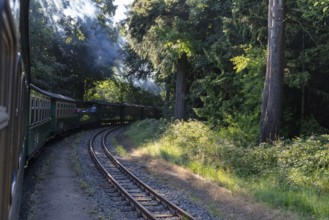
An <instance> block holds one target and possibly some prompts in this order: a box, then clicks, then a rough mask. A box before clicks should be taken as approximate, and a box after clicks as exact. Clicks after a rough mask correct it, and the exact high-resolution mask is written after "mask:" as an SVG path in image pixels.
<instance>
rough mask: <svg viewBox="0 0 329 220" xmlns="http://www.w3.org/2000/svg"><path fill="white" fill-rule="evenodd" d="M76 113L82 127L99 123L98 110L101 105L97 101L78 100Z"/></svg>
mask: <svg viewBox="0 0 329 220" xmlns="http://www.w3.org/2000/svg"><path fill="white" fill-rule="evenodd" d="M77 107H78V108H77V114H78V117H79V124H80V125H81V126H84V127H87V126H88V127H89V126H97V125H100V119H101V115H100V112H99V110H100V109H101V105H100V104H99V103H98V102H93V101H89V102H79V103H78V104H77Z"/></svg>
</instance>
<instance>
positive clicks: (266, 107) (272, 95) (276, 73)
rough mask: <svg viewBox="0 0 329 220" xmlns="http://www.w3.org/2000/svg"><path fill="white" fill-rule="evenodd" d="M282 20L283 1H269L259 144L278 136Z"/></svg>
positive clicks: (283, 29)
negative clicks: (265, 66)
mask: <svg viewBox="0 0 329 220" xmlns="http://www.w3.org/2000/svg"><path fill="white" fill-rule="evenodd" d="M284 18H285V9H284V0H269V9H268V56H267V68H266V78H265V84H264V90H263V97H262V109H261V111H262V113H261V126H260V127H261V131H260V142H261V143H262V142H269V143H271V142H273V141H275V140H276V139H277V138H278V134H279V128H280V122H281V112H282V89H283V71H284V31H285V24H284V23H285V22H284Z"/></svg>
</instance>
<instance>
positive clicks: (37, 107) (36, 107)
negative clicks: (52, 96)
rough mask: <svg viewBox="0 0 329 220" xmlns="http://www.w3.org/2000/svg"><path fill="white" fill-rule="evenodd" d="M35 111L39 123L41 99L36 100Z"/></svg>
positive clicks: (36, 121) (36, 120)
mask: <svg viewBox="0 0 329 220" xmlns="http://www.w3.org/2000/svg"><path fill="white" fill-rule="evenodd" d="M34 111H35V123H38V121H39V99H36V100H35V105H34Z"/></svg>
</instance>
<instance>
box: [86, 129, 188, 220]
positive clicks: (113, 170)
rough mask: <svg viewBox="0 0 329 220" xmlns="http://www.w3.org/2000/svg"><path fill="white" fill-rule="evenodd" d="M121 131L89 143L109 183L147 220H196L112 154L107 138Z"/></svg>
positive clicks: (103, 134) (97, 136)
mask: <svg viewBox="0 0 329 220" xmlns="http://www.w3.org/2000/svg"><path fill="white" fill-rule="evenodd" d="M118 128H120V127H115V128H111V129H103V130H101V131H99V132H97V133H95V134H94V135H93V136H92V138H91V139H90V141H89V152H90V154H91V156H92V158H93V159H94V161H95V163H96V165H97V167H98V168H99V170H100V171H101V172H102V173H103V174H104V175H105V177H106V179H107V181H109V182H110V183H111V185H112V186H113V187H114V188H115V189H116V190H117V192H118V193H119V194H120V195H121V198H124V200H126V201H127V203H129V205H130V206H131V207H133V208H134V209H135V210H136V211H137V212H138V214H139V215H140V216H141V217H143V218H144V219H161V220H162V219H164V220H179V219H180V220H185V219H186V220H188V219H189V220H194V218H193V217H192V216H191V215H189V214H188V213H186V212H185V211H184V210H182V209H180V208H179V207H178V206H176V205H175V204H173V203H171V202H170V201H168V200H167V199H165V198H163V197H162V196H161V195H159V194H158V193H157V192H156V191H155V190H153V189H152V188H151V187H149V186H148V185H146V184H145V183H143V182H142V181H141V180H139V179H138V178H137V177H136V176H135V175H134V174H132V173H131V172H130V171H129V170H128V169H127V168H125V167H124V166H123V165H122V164H121V163H120V162H119V161H118V160H117V159H115V157H114V156H113V155H112V153H111V152H110V151H109V148H108V146H107V145H106V138H107V137H108V136H109V135H110V134H111V133H112V132H114V131H115V130H117V129H118Z"/></svg>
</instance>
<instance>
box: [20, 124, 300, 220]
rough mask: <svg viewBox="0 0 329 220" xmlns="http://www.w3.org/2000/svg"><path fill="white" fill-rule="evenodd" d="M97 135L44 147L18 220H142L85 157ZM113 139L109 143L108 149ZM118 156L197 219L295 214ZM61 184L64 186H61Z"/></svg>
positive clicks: (158, 163) (28, 176) (165, 167)
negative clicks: (89, 145)
mask: <svg viewBox="0 0 329 220" xmlns="http://www.w3.org/2000/svg"><path fill="white" fill-rule="evenodd" d="M99 130H100V129H91V130H85V131H83V130H81V131H79V132H76V133H73V134H70V135H69V136H66V137H59V138H57V139H56V141H52V142H51V143H48V144H47V145H46V146H44V147H43V151H42V152H41V153H40V154H39V155H38V158H37V159H36V160H33V161H32V162H31V163H30V164H29V167H28V168H27V169H26V171H25V179H24V186H23V197H22V205H21V213H20V219H22V220H25V219H26V220H32V219H34V220H39V219H40V220H49V219H113V220H118V219H119V220H124V219H134V220H135V219H137V220H138V219H141V218H140V217H139V216H138V214H137V212H136V211H135V210H133V209H132V208H131V207H130V206H129V205H128V204H127V203H126V202H125V201H124V200H122V199H121V196H120V195H119V194H118V193H117V192H116V191H115V190H114V189H113V187H112V186H111V185H110V184H108V183H106V181H105V178H104V177H103V176H102V175H101V174H100V173H99V171H98V169H96V167H95V165H94V162H93V161H92V159H91V157H90V155H89V151H88V143H89V139H90V138H91V136H92V135H93V134H94V133H95V132H96V131H99ZM113 139H114V138H113V137H109V138H108V139H107V143H108V145H109V146H110V147H113ZM116 139H117V141H118V142H119V143H120V144H121V145H123V146H127V148H128V150H127V151H128V152H132V149H131V148H132V146H131V144H130V142H129V140H127V139H126V137H125V136H123V135H116ZM116 157H117V158H118V159H119V161H120V162H121V163H122V164H124V165H126V166H127V168H128V169H129V170H130V171H131V172H133V173H134V174H135V175H136V176H137V177H138V178H140V179H141V180H142V181H144V182H145V183H146V184H148V185H149V186H151V187H152V188H153V189H154V190H156V191H157V192H159V193H160V194H162V195H164V197H165V198H167V199H168V200H170V201H171V202H173V203H174V204H176V205H178V206H179V207H180V208H182V209H183V210H185V211H187V212H188V213H190V214H191V215H192V216H194V217H195V218H196V219H200V220H201V219H202V220H208V219H214V220H217V219H294V216H293V215H289V214H286V213H283V214H282V213H281V212H278V211H276V210H270V209H268V208H266V207H264V206H260V205H259V204H258V203H254V202H250V201H249V200H245V199H241V198H236V196H233V195H231V193H230V192H229V191H227V190H225V189H223V188H220V187H219V186H217V185H214V184H212V183H210V182H209V181H206V180H204V179H202V178H201V177H199V176H197V175H194V174H192V173H190V172H188V171H186V170H185V169H183V170H180V169H182V168H177V167H175V166H172V165H170V164H168V163H166V162H165V161H162V160H155V159H152V158H140V157H137V156H134V155H132V156H127V157H120V156H119V155H116ZM60 178H62V180H60ZM63 179H64V180H65V181H68V182H65V181H64V182H61V181H63ZM52 184H53V185H52ZM56 184H57V185H56ZM51 187H53V188H51ZM50 192H52V193H50ZM55 192H56V193H55ZM52 195H56V196H52ZM217 197H218V198H217ZM216 199H218V200H216ZM212 203H214V204H216V205H212ZM72 204H73V206H72ZM79 213H80V214H79ZM59 216H60V217H61V218H58V217H59Z"/></svg>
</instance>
